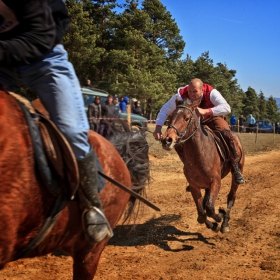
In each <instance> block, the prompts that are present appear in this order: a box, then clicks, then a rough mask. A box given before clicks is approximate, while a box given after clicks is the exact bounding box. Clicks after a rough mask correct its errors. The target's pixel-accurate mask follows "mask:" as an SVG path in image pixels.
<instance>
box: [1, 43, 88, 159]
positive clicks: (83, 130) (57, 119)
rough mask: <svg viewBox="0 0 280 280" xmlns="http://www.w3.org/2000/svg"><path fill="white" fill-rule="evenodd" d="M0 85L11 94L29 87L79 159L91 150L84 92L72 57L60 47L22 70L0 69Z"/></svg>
mask: <svg viewBox="0 0 280 280" xmlns="http://www.w3.org/2000/svg"><path fill="white" fill-rule="evenodd" d="M0 83H1V84H3V85H4V86H6V88H8V90H10V91H15V90H16V89H17V88H18V87H20V86H23V85H25V86H28V87H29V88H30V89H31V90H33V91H34V92H36V94H37V95H38V97H39V99H40V100H41V102H42V103H43V105H44V106H45V108H46V109H47V110H48V112H49V113H50V118H51V120H52V121H53V122H54V123H55V124H56V125H57V127H58V129H59V130H60V131H61V132H62V133H63V135H64V136H65V137H66V139H67V140H68V141H69V144H70V145H71V147H72V149H73V152H74V154H75V156H76V158H77V159H81V158H83V157H85V156H86V155H87V154H88V152H89V150H90V145H89V143H88V130H89V124H88V120H87V117H86V114H85V110H84V101H83V98H82V93H81V88H80V84H79V81H78V79H77V76H76V73H75V70H74V68H73V66H72V64H71V63H70V62H69V61H68V54H67V52H66V51H65V49H64V47H63V46H62V45H57V46H55V47H54V48H53V50H52V51H50V52H48V53H47V54H46V55H44V56H43V57H42V58H41V59H40V60H38V61H36V62H34V63H32V64H29V65H26V66H22V67H18V68H3V67H0Z"/></svg>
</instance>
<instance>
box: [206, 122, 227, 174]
mask: <svg viewBox="0 0 280 280" xmlns="http://www.w3.org/2000/svg"><path fill="white" fill-rule="evenodd" d="M203 127H204V129H205V130H206V131H207V132H209V134H210V135H211V136H212V137H213V139H214V142H215V144H216V147H217V150H218V153H219V154H220V157H221V158H222V160H223V162H224V163H225V162H228V161H229V155H230V150H229V147H228V144H227V143H226V141H225V139H224V137H223V135H222V134H221V132H220V131H218V130H212V129H211V128H210V127H208V126H207V125H203ZM222 173H223V172H222Z"/></svg>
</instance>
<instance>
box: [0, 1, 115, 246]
mask: <svg viewBox="0 0 280 280" xmlns="http://www.w3.org/2000/svg"><path fill="white" fill-rule="evenodd" d="M68 24H69V17H68V12H67V9H66V7H65V5H64V3H63V2H62V0H0V83H1V84H2V85H4V86H5V87H6V88H7V89H8V90H10V91H15V90H16V89H17V88H18V87H20V86H23V85H24V86H28V87H29V88H30V89H31V90H33V91H34V92H36V93H37V95H38V97H39V98H40V100H41V102H42V103H43V105H44V106H45V108H46V109H47V110H48V111H49V113H50V118H51V120H52V121H53V122H54V123H55V124H56V125H57V127H58V128H59V129H60V131H61V132H62V133H63V134H64V136H65V137H66V139H67V140H68V141H69V143H70V145H71V147H72V149H73V152H74V154H75V156H76V159H77V162H78V167H79V172H80V180H81V181H80V187H79V189H80V192H82V193H83V195H81V196H80V204H81V205H87V206H86V209H83V210H84V214H83V217H82V220H83V225H84V228H85V231H86V234H87V237H88V239H89V241H90V242H99V241H101V240H103V239H104V238H106V237H111V236H112V230H111V227H110V225H109V223H108V221H107V219H106V217H105V215H104V213H103V210H102V205H101V201H100V199H99V198H98V180H97V164H96V159H95V154H94V151H93V150H92V148H91V147H90V145H89V143H88V141H87V140H88V130H89V125H88V121H87V118H86V115H85V111H84V103H83V99H82V94H81V89H80V85H79V81H78V79H77V77H76V74H75V71H74V69H73V66H72V64H71V63H70V62H69V61H68V58H67V52H66V51H65V49H64V48H63V45H62V37H63V35H64V34H65V32H66V30H67V28H68Z"/></svg>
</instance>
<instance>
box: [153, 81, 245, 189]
mask: <svg viewBox="0 0 280 280" xmlns="http://www.w3.org/2000/svg"><path fill="white" fill-rule="evenodd" d="M176 98H179V99H181V100H183V99H186V98H189V99H190V100H191V101H192V102H194V101H196V100H198V99H201V102H200V106H199V107H198V108H197V110H198V112H199V114H200V115H201V116H203V120H202V124H204V125H207V126H209V127H210V128H211V129H213V130H218V131H220V132H221V133H222V135H223V137H224V139H225V140H226V142H227V144H228V147H229V149H230V162H231V165H232V170H233V173H234V179H235V182H236V183H237V184H243V183H244V182H245V181H244V178H243V176H242V174H241V171H240V169H239V167H238V162H239V160H240V157H241V155H240V154H239V153H240V151H239V148H238V143H237V142H236V140H235V137H233V134H232V132H231V130H230V128H229V125H228V123H227V121H226V120H225V119H224V117H223V116H224V115H227V114H229V113H230V112H231V109H230V106H229V104H228V103H227V102H226V100H225V99H224V98H223V96H222V95H221V94H220V93H219V91H217V90H216V89H214V88H213V87H211V86H210V85H208V84H203V82H202V81H201V80H200V79H197V78H195V79H193V80H191V81H190V83H189V84H188V85H186V86H185V87H181V88H179V89H178V93H177V94H175V95H173V96H172V97H171V99H170V100H169V101H168V102H167V103H165V104H164V105H163V107H162V108H161V110H160V112H159V114H158V116H157V119H156V129H155V131H154V133H153V135H154V137H155V139H156V140H160V138H161V128H162V126H163V124H164V122H165V120H166V119H167V117H168V116H169V115H170V114H171V113H172V112H173V111H174V110H175V109H176V103H175V101H176Z"/></svg>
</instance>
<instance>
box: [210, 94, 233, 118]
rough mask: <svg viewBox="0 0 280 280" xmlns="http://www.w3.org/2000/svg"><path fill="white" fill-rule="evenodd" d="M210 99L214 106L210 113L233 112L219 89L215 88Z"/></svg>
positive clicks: (224, 113)
mask: <svg viewBox="0 0 280 280" xmlns="http://www.w3.org/2000/svg"><path fill="white" fill-rule="evenodd" d="M210 100H211V102H212V103H213V105H214V107H213V108H211V109H210V111H209V113H210V115H214V116H222V115H227V114H229V113H230V112H231V109H230V106H229V104H228V103H227V101H226V100H225V99H224V97H223V96H222V95H221V94H220V92H219V91H217V90H216V89H213V90H212V91H211V93H210Z"/></svg>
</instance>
